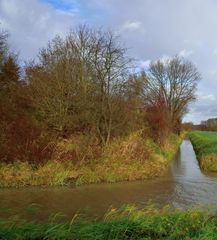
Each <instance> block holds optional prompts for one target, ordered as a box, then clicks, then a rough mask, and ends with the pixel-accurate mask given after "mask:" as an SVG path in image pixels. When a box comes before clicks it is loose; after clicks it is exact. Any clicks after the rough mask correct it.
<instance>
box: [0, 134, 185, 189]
mask: <svg viewBox="0 0 217 240" xmlns="http://www.w3.org/2000/svg"><path fill="white" fill-rule="evenodd" d="M183 136H184V134H182V135H181V136H176V135H171V137H170V139H169V140H168V143H167V144H166V145H165V146H164V147H162V146H158V145H157V144H155V143H154V142H153V140H151V139H150V138H144V137H143V136H142V135H141V133H140V132H135V133H133V134H130V135H129V136H127V137H124V138H117V139H114V140H113V141H112V142H111V143H110V144H109V145H108V146H106V147H104V148H103V149H100V154H98V155H97V154H96V153H97V151H98V149H97V147H94V146H93V147H91V146H89V145H85V142H88V143H89V140H88V141H86V140H85V138H84V137H83V136H82V137H81V136H80V137H77V138H72V139H68V140H63V141H61V142H59V144H58V145H57V147H56V151H55V154H54V155H53V159H52V160H50V161H49V162H47V163H46V164H44V165H38V166H35V165H31V164H29V163H27V162H21V161H16V162H14V163H11V164H6V163H1V164H0V187H24V186H63V185H73V186H74V185H75V186H80V185H83V184H92V183H102V182H107V183H113V182H119V181H133V180H143V179H148V178H154V177H157V176H161V175H162V174H164V172H165V171H166V169H167V167H168V163H169V161H170V160H171V159H172V158H173V157H174V155H175V153H176V152H177V149H178V147H179V145H180V143H181V141H182V139H183ZM75 159H79V161H76V160H75Z"/></svg>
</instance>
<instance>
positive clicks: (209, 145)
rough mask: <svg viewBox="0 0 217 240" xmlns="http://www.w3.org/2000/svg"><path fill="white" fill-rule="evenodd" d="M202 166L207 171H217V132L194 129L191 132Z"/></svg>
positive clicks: (190, 135)
mask: <svg viewBox="0 0 217 240" xmlns="http://www.w3.org/2000/svg"><path fill="white" fill-rule="evenodd" d="M189 138H190V140H191V142H192V145H193V147H194V150H195V152H196V155H197V158H198V161H199V163H200V167H201V168H202V169H203V170H205V171H213V172H216V171H217V132H208V131H194V132H191V133H190V134H189Z"/></svg>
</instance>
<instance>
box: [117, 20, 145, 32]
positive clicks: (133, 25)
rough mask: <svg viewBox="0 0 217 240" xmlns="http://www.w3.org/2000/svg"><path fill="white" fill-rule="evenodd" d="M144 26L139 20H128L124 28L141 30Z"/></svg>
mask: <svg viewBox="0 0 217 240" xmlns="http://www.w3.org/2000/svg"><path fill="white" fill-rule="evenodd" d="M141 28H142V23H141V22H139V21H132V22H131V21H127V22H125V23H124V24H123V26H122V29H123V30H132V31H134V30H138V29H139V30H140V29H141Z"/></svg>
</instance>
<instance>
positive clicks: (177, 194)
mask: <svg viewBox="0 0 217 240" xmlns="http://www.w3.org/2000/svg"><path fill="white" fill-rule="evenodd" d="M216 200H217V178H216V174H206V175H205V174H204V173H203V172H201V170H200V168H199V166H198V162H197V159H196V156H195V153H194V151H193V148H192V145H191V143H190V141H189V140H184V141H183V143H182V145H181V146H180V149H179V151H178V152H177V155H176V157H175V159H174V161H173V162H172V163H171V167H170V169H169V170H168V172H167V174H166V175H165V176H164V177H161V178H158V179H155V180H149V181H144V182H130V183H129V182H127V183H117V184H101V185H90V186H84V187H80V188H49V189H47V188H46V189H42V188H28V189H19V190H15V189H13V190H12V189H3V190H1V192H0V216H8V215H10V214H12V213H13V214H14V213H15V214H17V213H20V212H22V213H24V216H25V217H29V211H28V209H27V211H26V210H25V209H26V207H27V206H29V205H30V204H32V203H36V204H38V205H37V206H41V211H40V212H37V211H36V212H34V211H32V212H31V214H32V215H31V214H30V215H31V218H33V219H38V220H41V219H46V218H47V217H48V216H49V215H50V214H52V213H56V212H62V213H63V214H65V215H67V216H68V217H71V216H73V215H74V214H75V213H76V212H77V211H78V210H79V209H83V210H84V209H86V210H88V209H89V210H88V213H89V215H91V216H101V215H102V214H104V213H105V211H106V210H107V209H108V208H109V207H110V206H113V207H120V206H121V205H123V204H126V203H133V204H136V205H137V206H139V207H143V206H145V205H146V204H147V203H149V202H150V201H152V203H155V204H156V205H157V206H164V205H166V204H170V205H172V206H174V207H182V208H188V207H191V206H192V205H195V204H209V203H210V204H213V205H216V206H217V204H216V203H215V202H216ZM7 209H11V210H10V211H9V210H8V211H7Z"/></svg>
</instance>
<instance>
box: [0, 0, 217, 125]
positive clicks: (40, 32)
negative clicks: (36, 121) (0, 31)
mask: <svg viewBox="0 0 217 240" xmlns="http://www.w3.org/2000/svg"><path fill="white" fill-rule="evenodd" d="M216 13H217V0H182V1H180V0H0V28H4V29H7V30H8V31H9V32H10V39H9V42H10V45H11V47H12V48H13V49H14V50H15V51H17V52H18V53H19V56H20V59H21V61H23V62H24V61H29V60H32V59H35V58H37V53H38V50H39V49H40V48H42V47H45V46H46V44H47V42H48V41H49V40H51V39H52V38H53V37H55V35H57V34H59V35H61V36H64V35H65V34H67V32H69V30H70V29H74V28H76V27H78V26H79V25H80V24H87V25H89V26H91V27H94V28H98V27H102V28H103V29H105V30H112V31H114V32H115V33H117V34H119V35H120V36H121V39H122V41H123V43H124V46H125V47H127V48H128V49H129V50H128V54H129V55H130V56H131V57H133V58H135V59H136V60H137V61H138V65H139V66H141V67H144V68H145V67H147V66H148V64H149V63H150V62H151V61H154V60H156V59H158V58H165V57H172V56H175V55H179V56H183V57H186V58H188V59H189V60H191V61H193V62H194V64H195V65H196V67H197V68H198V70H199V72H200V73H201V75H202V79H201V81H200V83H199V85H198V89H197V97H198V100H197V101H196V102H195V103H193V104H191V105H190V107H189V113H188V114H187V115H186V116H185V118H184V121H193V122H194V123H199V122H200V121H201V120H206V119H208V118H213V117H217V91H216V90H217V31H216V26H217V15H216Z"/></svg>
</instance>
